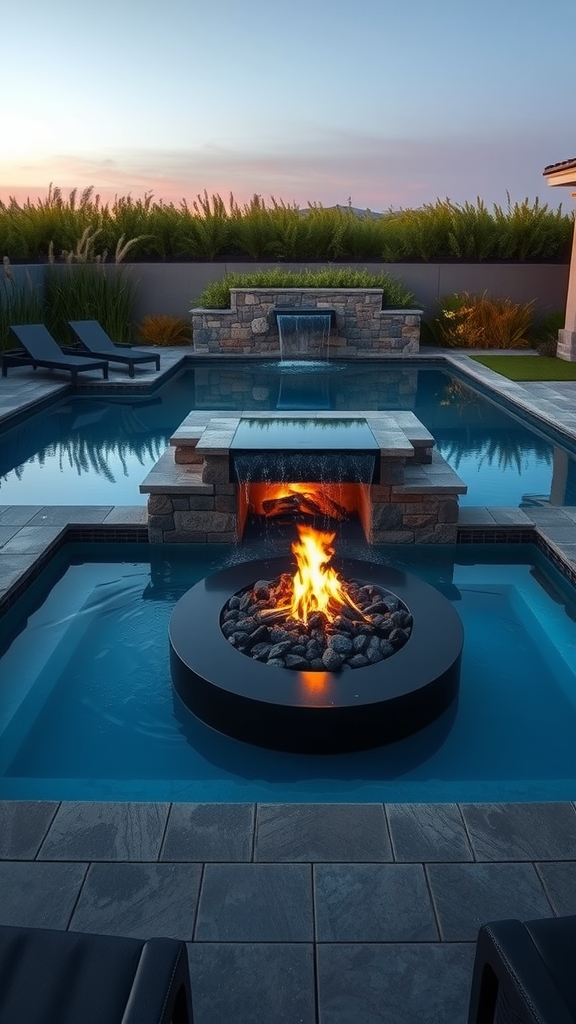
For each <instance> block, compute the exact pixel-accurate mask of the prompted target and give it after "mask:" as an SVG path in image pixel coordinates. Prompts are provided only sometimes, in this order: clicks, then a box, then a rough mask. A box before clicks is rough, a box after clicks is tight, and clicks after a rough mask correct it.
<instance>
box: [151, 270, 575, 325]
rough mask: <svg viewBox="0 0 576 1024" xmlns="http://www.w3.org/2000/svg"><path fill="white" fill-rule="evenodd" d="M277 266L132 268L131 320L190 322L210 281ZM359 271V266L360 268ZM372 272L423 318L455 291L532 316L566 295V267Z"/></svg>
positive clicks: (562, 305)
mask: <svg viewBox="0 0 576 1024" xmlns="http://www.w3.org/2000/svg"><path fill="white" fill-rule="evenodd" d="M278 265H279V264H277V263H232V262H230V263H136V264H133V265H132V272H133V274H134V276H135V277H136V278H137V280H138V282H139V287H138V293H137V300H136V309H135V319H136V320H140V319H141V318H142V317H143V316H145V315H146V314H147V313H170V314H172V315H174V316H182V317H185V318H188V313H189V310H190V305H191V303H192V300H193V299H196V298H197V297H198V296H199V295H200V294H201V292H202V291H203V289H204V288H205V286H206V284H207V283H208V282H209V281H214V280H221V279H222V278H223V277H224V275H225V274H226V273H238V274H248V273H250V272H251V271H254V270H267V269H270V268H271V267H277V266H278ZM328 265H329V264H318V263H317V264H312V263H310V264H305V265H304V264H291V263H286V264H282V266H283V267H285V268H286V269H287V270H302V269H303V267H304V266H306V267H308V268H309V269H310V270H317V269H319V268H320V267H322V266H328ZM359 266H360V265H359ZM361 266H362V268H364V267H365V268H366V270H369V271H370V272H372V273H375V274H379V273H382V271H383V270H384V271H385V272H386V273H387V274H390V275H391V276H392V277H397V278H398V279H399V280H400V281H402V282H403V284H405V285H406V287H407V288H409V289H410V291H411V292H413V293H414V297H415V305H416V306H418V307H419V308H422V309H424V319H426V318H427V317H430V316H433V315H434V314H435V311H436V303H437V301H438V299H439V298H442V297H443V296H445V295H451V294H452V293H453V292H460V291H468V292H483V291H488V292H489V293H490V294H491V295H494V296H500V297H502V298H510V299H513V300H514V301H515V302H531V301H532V300H535V302H536V311H537V312H538V313H546V312H549V311H550V310H557V309H564V308H565V305H566V296H567V292H568V271H569V268H568V265H567V264H502V263H500V264H498V263H485V264H483V263H386V264H382V263H366V264H362V265H361Z"/></svg>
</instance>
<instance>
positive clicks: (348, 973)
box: [318, 942, 474, 1024]
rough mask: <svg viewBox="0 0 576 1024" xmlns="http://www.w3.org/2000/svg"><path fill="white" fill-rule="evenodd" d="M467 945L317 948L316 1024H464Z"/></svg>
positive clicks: (468, 970)
mask: <svg viewBox="0 0 576 1024" xmlns="http://www.w3.org/2000/svg"><path fill="white" fill-rule="evenodd" d="M473 959H474V946H473V944H472V943H469V944H465V943H417V942H414V943H409V942H406V943H398V944H395V943H378V944H376V943H359V944H356V945H352V944H349V943H341V944H339V945H329V944H321V945H319V946H318V1002H319V1017H318V1020H319V1024H464V1022H465V1021H466V1020H467V1010H468V1001H469V997H470V978H471V975H472V963H473Z"/></svg>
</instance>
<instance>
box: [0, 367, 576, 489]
mask: <svg viewBox="0 0 576 1024" xmlns="http://www.w3.org/2000/svg"><path fill="white" fill-rule="evenodd" d="M191 409H207V410H211V409H220V410H231V411H238V410H241V409H244V410H246V411H253V410H277V411H280V412H286V411H288V412H289V411H294V410H306V409H331V410H334V411H335V412H338V411H341V410H346V411H360V410H378V409H409V410H412V411H413V412H414V413H415V414H416V416H417V417H418V418H419V419H420V420H422V422H423V423H424V424H425V425H426V426H427V427H428V429H429V430H430V431H431V433H432V434H433V435H434V437H435V438H436V446H437V449H438V450H439V451H440V452H441V453H442V455H444V457H445V458H446V459H447V460H448V462H449V463H450V464H451V465H452V466H453V468H454V469H455V470H456V471H457V472H458V473H459V475H460V476H461V477H462V479H463V480H464V481H465V483H466V484H467V485H468V494H467V495H466V496H465V497H463V498H462V499H461V504H462V505H501V506H513V507H514V506H522V505H529V504H532V503H534V502H535V501H538V500H541V499H544V500H547V499H548V498H549V497H550V496H552V503H553V504H555V505H576V458H575V454H574V452H573V451H570V450H568V449H567V448H566V447H565V446H563V445H561V444H559V443H558V442H557V441H556V442H555V441H554V440H553V439H550V438H548V437H546V436H544V435H543V434H542V433H541V432H538V431H535V430H533V429H530V428H528V427H527V426H526V425H525V424H523V423H522V422H520V420H518V419H517V418H516V417H515V416H512V415H510V414H509V413H507V412H506V411H504V410H503V409H502V408H500V407H499V406H497V405H495V404H494V403H493V402H492V401H490V400H488V399H486V398H484V397H482V396H481V395H480V394H479V393H477V392H476V391H474V390H472V389H471V388H469V387H468V386H467V385H466V384H463V383H462V382H461V381H459V380H457V379H456V378H454V377H451V376H450V375H449V374H447V373H445V372H444V371H442V370H439V369H433V368H430V367H422V366H420V367H416V366H414V365H413V364H407V363H400V364H394V366H392V367H391V366H390V365H388V366H380V365H374V363H364V364H362V363H347V364H336V365H334V366H332V367H331V369H330V370H329V371H328V372H326V369H325V367H324V366H322V365H321V364H318V365H317V366H316V367H315V368H312V369H309V368H306V366H303V364H296V365H295V366H292V367H287V368H286V367H284V368H282V366H281V364H277V363H258V362H250V363H244V364H242V363H233V364H232V363H225V362H219V363H217V364H210V363H207V364H202V365H197V366H195V367H193V368H190V369H187V370H185V371H183V372H182V373H180V374H179V375H178V376H176V377H174V378H172V379H171V380H169V381H168V382H167V383H166V384H165V385H164V386H163V387H162V388H160V389H159V390H158V391H157V392H156V393H154V394H153V395H147V396H141V397H140V398H138V397H134V396H133V395H132V396H130V395H118V394H117V393H115V394H114V395H113V396H112V397H102V395H101V394H96V393H94V394H92V395H83V396H78V397H72V398H67V399H65V400H64V401H61V402H59V403H57V404H56V405H54V406H52V407H50V408H48V409H44V410H43V411H42V412H41V413H38V414H36V415H35V416H31V417H29V418H28V419H26V421H25V422H23V423H21V424H20V425H19V426H17V427H13V428H12V429H10V430H7V431H5V432H4V433H3V434H1V435H0V504H3V505H10V504H17V505H22V504H26V505H44V504H58V505H61V504H62V505H66V504H70V505H91V504H97V505H108V504H109V505H126V504H128V505H134V504H144V503H145V500H146V498H145V496H144V495H141V494H140V493H139V490H138V486H139V484H140V483H141V482H142V480H143V479H144V477H145V476H146V475H147V473H148V472H149V470H150V469H151V467H152V466H153V465H154V463H155V462H156V461H157V459H158V457H159V455H160V454H161V453H162V452H163V451H164V450H165V448H166V447H167V445H168V440H169V437H170V435H171V434H172V433H173V431H174V430H175V428H176V427H177V426H178V425H179V424H180V423H181V422H182V420H183V419H184V417H185V416H186V415H187V413H188V412H189V411H190V410H191Z"/></svg>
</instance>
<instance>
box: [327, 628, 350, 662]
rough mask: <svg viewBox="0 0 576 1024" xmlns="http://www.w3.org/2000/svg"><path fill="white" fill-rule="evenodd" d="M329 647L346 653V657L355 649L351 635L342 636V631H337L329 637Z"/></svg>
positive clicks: (343, 653)
mask: <svg viewBox="0 0 576 1024" xmlns="http://www.w3.org/2000/svg"><path fill="white" fill-rule="evenodd" d="M328 648H329V649H331V650H333V651H336V653H337V654H342V655H344V657H346V656H347V655H348V654H352V651H353V649H354V648H353V646H352V639H351V637H349V636H342V633H335V634H334V635H333V636H329V637H328Z"/></svg>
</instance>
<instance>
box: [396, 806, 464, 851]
mask: <svg viewBox="0 0 576 1024" xmlns="http://www.w3.org/2000/svg"><path fill="white" fill-rule="evenodd" d="M386 813H387V815H388V823H389V826H390V834H391V836H392V846H393V849H394V859H395V860H396V861H408V862H423V861H471V860H473V859H474V856H473V854H472V850H471V848H470V843H469V841H468V837H467V835H466V829H465V827H464V822H463V820H462V815H461V813H460V810H459V808H458V805H457V804H390V805H389V806H388V807H387V808H386Z"/></svg>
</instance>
